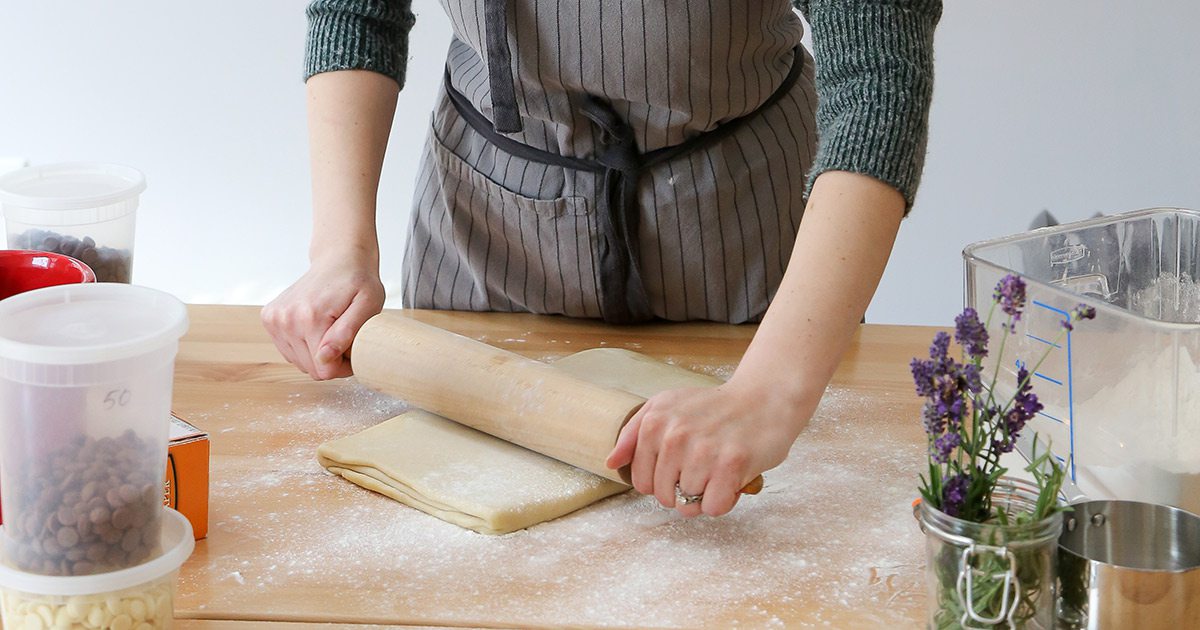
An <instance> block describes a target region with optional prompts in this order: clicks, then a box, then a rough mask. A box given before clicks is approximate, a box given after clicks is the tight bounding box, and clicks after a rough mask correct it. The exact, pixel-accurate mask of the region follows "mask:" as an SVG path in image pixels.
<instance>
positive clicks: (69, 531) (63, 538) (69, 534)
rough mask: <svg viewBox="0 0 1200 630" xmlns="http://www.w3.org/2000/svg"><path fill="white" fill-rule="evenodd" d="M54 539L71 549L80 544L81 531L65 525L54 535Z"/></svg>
mask: <svg viewBox="0 0 1200 630" xmlns="http://www.w3.org/2000/svg"><path fill="white" fill-rule="evenodd" d="M54 539H55V540H56V541H58V544H59V546H61V547H62V548H63V549H70V548H71V547H74V546H75V545H77V544H79V532H77V531H75V528H74V527H63V528H62V529H60V530H58V533H57V534H55V535H54Z"/></svg>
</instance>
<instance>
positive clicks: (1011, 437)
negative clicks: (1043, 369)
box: [992, 367, 1043, 453]
mask: <svg viewBox="0 0 1200 630" xmlns="http://www.w3.org/2000/svg"><path fill="white" fill-rule="evenodd" d="M1017 383H1018V384H1021V385H1020V387H1019V389H1018V390H1017V395H1016V396H1014V397H1013V402H1012V406H1011V407H1009V408H1008V411H1006V412H1004V414H1003V421H1004V425H1003V428H1004V431H1003V432H1002V433H1001V435H1000V436H999V437H997V438H994V439H993V440H992V449H993V450H995V451H998V452H1000V453H1011V452H1012V450H1013V448H1014V447H1015V446H1016V440H1017V438H1018V437H1020V435H1021V430H1022V429H1024V428H1025V423H1027V422H1029V420H1030V419H1031V418H1033V417H1034V416H1035V415H1037V412H1039V411H1041V410H1042V408H1043V406H1042V403H1041V402H1040V401H1039V400H1038V397H1037V394H1034V393H1033V383H1030V382H1029V370H1027V369H1025V368H1024V367H1021V368H1020V369H1018V370H1017ZM997 412H999V410H997Z"/></svg>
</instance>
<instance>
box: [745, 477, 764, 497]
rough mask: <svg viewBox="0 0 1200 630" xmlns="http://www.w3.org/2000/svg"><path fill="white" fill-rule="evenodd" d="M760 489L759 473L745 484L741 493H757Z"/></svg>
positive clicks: (761, 486)
mask: <svg viewBox="0 0 1200 630" xmlns="http://www.w3.org/2000/svg"><path fill="white" fill-rule="evenodd" d="M762 489H763V476H762V475H759V476H757V477H755V478H754V479H751V480H750V483H748V484H746V485H745V487H743V488H742V491H741V494H758V493H759V492H762Z"/></svg>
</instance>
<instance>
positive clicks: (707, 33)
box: [404, 0, 816, 322]
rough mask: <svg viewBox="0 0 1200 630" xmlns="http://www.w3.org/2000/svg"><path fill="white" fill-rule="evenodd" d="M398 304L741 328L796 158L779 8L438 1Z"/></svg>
mask: <svg viewBox="0 0 1200 630" xmlns="http://www.w3.org/2000/svg"><path fill="white" fill-rule="evenodd" d="M443 4H444V5H445V8H446V11H447V13H448V14H449V16H450V19H451V22H452V25H453V30H454V33H455V38H454V40H453V41H452V43H451V47H450V53H449V59H448V61H447V81H446V85H445V86H444V87H443V89H442V90H441V92H440V93H439V96H438V105H437V107H436V109H435V111H434V114H433V124H432V129H431V131H430V136H429V142H428V144H427V146H426V151H425V155H424V157H423V164H422V168H421V172H420V174H419V176H418V180H417V199H416V204H415V207H414V209H413V217H412V220H413V224H412V233H411V235H410V240H409V246H408V250H407V252H406V255H405V262H404V265H405V285H404V304H405V306H409V307H417V308H437V309H451V310H492V311H530V312H535V313H557V314H564V315H568V316H574V317H603V318H605V319H606V320H608V321H613V322H633V321H644V320H646V319H649V318H653V317H658V318H663V319H668V320H692V319H707V320H715V321H727V322H745V321H757V320H758V319H759V318H761V316H762V314H763V312H764V311H765V310H766V307H767V305H768V303H769V302H770V299H771V297H772V296H773V294H774V292H775V290H776V289H777V287H778V286H779V282H780V280H781V279H782V276H783V271H784V268H785V266H786V263H787V260H788V258H789V256H790V254H791V247H792V244H793V241H794V238H795V233H796V228H797V226H798V224H799V220H800V216H801V214H802V213H803V200H802V194H803V190H804V182H805V178H806V174H807V171H808V168H809V166H810V165H811V163H812V158H813V153H814V145H815V123H814V120H813V114H814V110H815V107H816V96H815V93H814V90H813V83H812V65H811V58H809V57H808V56H807V54H806V53H804V52H803V49H802V48H800V47H799V41H800V38H801V35H802V26H801V24H800V21H799V18H798V17H797V16H796V15H795V13H794V12H793V11H792V9H791V5H790V3H789V2H788V1H787V0H779V1H775V0H764V1H753V0H751V1H743V2H738V1H735V0H711V1H708V2H704V1H695V0H693V1H691V2H685V1H682V0H675V1H672V0H659V1H657V2H656V1H652V0H620V1H613V0H509V1H503V0H444V2H443Z"/></svg>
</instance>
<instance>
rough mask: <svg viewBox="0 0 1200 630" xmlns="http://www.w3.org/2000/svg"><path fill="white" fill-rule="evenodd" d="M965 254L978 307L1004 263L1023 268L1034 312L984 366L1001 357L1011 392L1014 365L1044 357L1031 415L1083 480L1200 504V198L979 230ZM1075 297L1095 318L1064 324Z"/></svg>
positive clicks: (1118, 493)
mask: <svg viewBox="0 0 1200 630" xmlns="http://www.w3.org/2000/svg"><path fill="white" fill-rule="evenodd" d="M963 257H964V259H965V263H966V302H967V304H968V305H969V306H973V307H975V308H976V309H979V310H980V316H981V317H986V316H987V310H988V308H989V306H990V304H991V301H992V292H993V290H994V288H995V286H996V283H997V282H998V281H999V280H1000V278H1001V277H1003V276H1004V275H1006V274H1009V273H1015V274H1017V275H1019V276H1021V277H1022V278H1024V279H1025V282H1026V286H1027V291H1028V305H1027V308H1026V311H1025V314H1024V316H1023V317H1022V319H1021V321H1020V322H1018V324H1017V328H1016V334H1015V335H1013V336H1012V337H1010V338H1009V339H1008V341H1007V344H1006V346H1005V348H1004V355H1003V357H997V356H995V355H994V354H993V356H989V357H988V358H987V359H986V364H987V366H988V367H987V369H988V372H986V373H990V370H991V367H992V366H994V365H995V364H996V362H997V360H998V359H999V362H1000V364H1001V373H1002V376H1001V378H1000V381H999V383H998V386H999V388H1000V389H1001V391H1002V392H1004V393H1008V394H1011V393H1012V391H1013V388H1014V386H1015V385H1016V370H1017V366H1018V365H1019V364H1025V365H1027V366H1029V368H1030V369H1031V370H1032V369H1034V368H1035V367H1036V370H1035V371H1034V377H1033V379H1032V382H1033V387H1034V391H1035V392H1036V393H1037V394H1038V396H1039V398H1040V400H1041V401H1042V403H1043V404H1044V405H1045V409H1044V410H1043V412H1042V413H1041V414H1039V415H1038V416H1037V417H1036V418H1035V419H1034V420H1033V421H1031V422H1030V426H1031V427H1033V428H1034V429H1035V430H1036V431H1037V432H1038V434H1039V436H1041V437H1042V439H1046V438H1048V439H1050V441H1051V448H1052V450H1053V451H1054V453H1055V454H1056V456H1057V457H1058V458H1059V459H1060V460H1061V461H1063V462H1065V463H1066V464H1067V466H1068V471H1069V473H1070V475H1071V478H1072V479H1073V480H1074V481H1075V482H1076V483H1077V484H1078V485H1079V487H1080V489H1081V490H1082V491H1083V492H1084V493H1085V494H1087V495H1088V496H1090V497H1093V498H1104V499H1122V500H1129V501H1143V502H1147V503H1161V504H1165V505H1173V506H1176V507H1180V508H1183V509H1185V510H1189V511H1191V512H1200V367H1198V366H1200V212H1196V211H1192V210H1183V209H1172V208H1155V209H1148V210H1139V211H1135V212H1129V213H1125V214H1119V215H1115V216H1109V217H1100V218H1096V219H1090V220H1086V221H1080V222H1077V223H1070V224H1066V225H1060V226H1056V227H1050V228H1042V229H1038V230H1033V231H1031V232H1027V233H1024V234H1017V235H1015V236H1009V237H1005V238H1000V239H996V240H991V241H985V242H981V243H975V244H973V245H970V246H968V247H967V248H966V249H964V250H963ZM1079 303H1084V304H1088V305H1091V306H1093V307H1095V308H1096V318H1095V319H1094V320H1092V321H1083V322H1080V323H1078V324H1076V325H1075V328H1074V330H1073V331H1071V332H1066V331H1064V330H1063V329H1062V326H1061V322H1062V321H1063V320H1064V319H1065V318H1066V314H1067V313H1068V312H1069V311H1070V310H1071V309H1072V308H1074V307H1075V306H1076V305H1077V304H1079ZM1000 320H1001V318H1000V317H995V318H994V319H993V321H992V323H991V325H990V331H989V332H990V334H991V335H992V338H993V339H998V338H999V336H1000V335H1001V334H1002V333H1001V331H1000V328H999V325H1000ZM998 347H999V346H998V344H992V351H993V353H995V352H997V351H998ZM1047 351H1048V352H1049V354H1048V355H1047V357H1046V359H1045V361H1044V362H1043V363H1042V364H1041V365H1036V362H1037V360H1038V358H1039V357H1041V356H1042V355H1043V354H1044V353H1046V352H1047Z"/></svg>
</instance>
